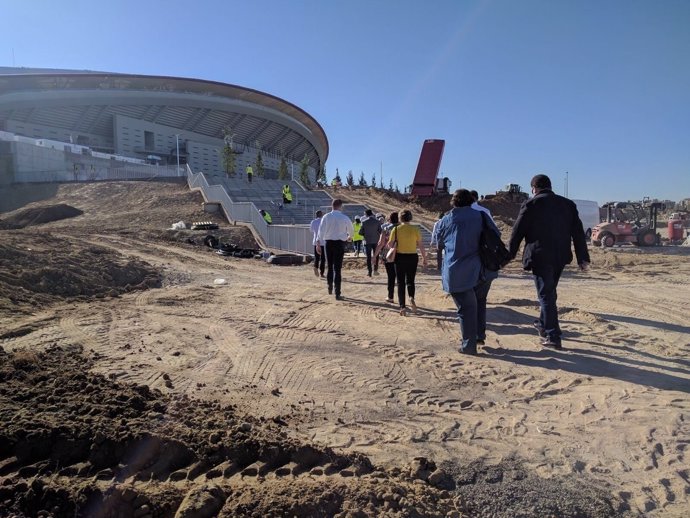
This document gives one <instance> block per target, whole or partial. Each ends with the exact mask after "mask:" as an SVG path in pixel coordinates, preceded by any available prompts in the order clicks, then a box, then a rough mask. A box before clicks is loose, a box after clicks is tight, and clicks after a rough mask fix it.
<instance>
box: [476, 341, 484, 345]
mask: <svg viewBox="0 0 690 518" xmlns="http://www.w3.org/2000/svg"><path fill="white" fill-rule="evenodd" d="M485 343H486V342H485V341H484V340H477V345H484V344H485Z"/></svg>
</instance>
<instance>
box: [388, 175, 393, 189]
mask: <svg viewBox="0 0 690 518" xmlns="http://www.w3.org/2000/svg"><path fill="white" fill-rule="evenodd" d="M388 190H389V191H392V190H393V178H391V181H390V182H388Z"/></svg>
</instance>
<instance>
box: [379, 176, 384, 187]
mask: <svg viewBox="0 0 690 518" xmlns="http://www.w3.org/2000/svg"><path fill="white" fill-rule="evenodd" d="M379 188H380V189H381V190H383V189H385V187H384V186H383V176H381V183H380V184H379Z"/></svg>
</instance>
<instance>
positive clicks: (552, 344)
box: [541, 338, 563, 349]
mask: <svg viewBox="0 0 690 518" xmlns="http://www.w3.org/2000/svg"><path fill="white" fill-rule="evenodd" d="M541 345H542V347H548V348H550V349H563V346H562V345H561V342H560V341H555V340H551V338H544V339H543V340H542V341H541Z"/></svg>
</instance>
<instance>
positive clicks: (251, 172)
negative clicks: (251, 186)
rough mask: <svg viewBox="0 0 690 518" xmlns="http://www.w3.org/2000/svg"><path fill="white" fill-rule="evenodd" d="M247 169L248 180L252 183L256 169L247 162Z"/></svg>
mask: <svg viewBox="0 0 690 518" xmlns="http://www.w3.org/2000/svg"><path fill="white" fill-rule="evenodd" d="M245 171H246V172H247V181H248V182H249V183H252V177H253V176H254V169H252V165H251V164H247V169H245Z"/></svg>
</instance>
